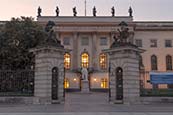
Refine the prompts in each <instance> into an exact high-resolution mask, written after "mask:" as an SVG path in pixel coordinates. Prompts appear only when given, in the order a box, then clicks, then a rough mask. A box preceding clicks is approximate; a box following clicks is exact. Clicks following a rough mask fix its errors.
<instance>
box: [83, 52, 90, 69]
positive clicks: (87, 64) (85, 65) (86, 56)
mask: <svg viewBox="0 0 173 115" xmlns="http://www.w3.org/2000/svg"><path fill="white" fill-rule="evenodd" d="M84 55H85V58H87V61H86V62H84V61H83V60H84ZM81 67H84V68H88V67H89V54H88V53H87V52H83V53H82V54H81Z"/></svg>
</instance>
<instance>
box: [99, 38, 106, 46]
mask: <svg viewBox="0 0 173 115" xmlns="http://www.w3.org/2000/svg"><path fill="white" fill-rule="evenodd" d="M100 45H107V38H106V37H101V38H100Z"/></svg>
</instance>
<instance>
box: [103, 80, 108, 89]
mask: <svg viewBox="0 0 173 115" xmlns="http://www.w3.org/2000/svg"><path fill="white" fill-rule="evenodd" d="M101 88H108V80H107V79H106V78H103V79H101Z"/></svg>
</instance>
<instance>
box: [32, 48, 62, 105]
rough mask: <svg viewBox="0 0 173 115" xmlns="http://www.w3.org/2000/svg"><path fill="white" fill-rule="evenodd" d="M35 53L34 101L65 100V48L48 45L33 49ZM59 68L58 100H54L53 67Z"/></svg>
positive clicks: (49, 102)
mask: <svg viewBox="0 0 173 115" xmlns="http://www.w3.org/2000/svg"><path fill="white" fill-rule="evenodd" d="M30 52H33V53H34V54H35V85H34V96H35V100H34V103H36V104H51V103H53V102H54V101H56V102H58V103H59V102H63V101H64V86H63V83H64V57H63V56H64V52H65V51H64V49H63V48H58V47H51V46H46V47H42V48H35V49H31V50H30ZM55 67H57V68H58V75H57V77H58V78H57V79H58V80H57V87H58V88H57V100H52V69H53V68H55Z"/></svg>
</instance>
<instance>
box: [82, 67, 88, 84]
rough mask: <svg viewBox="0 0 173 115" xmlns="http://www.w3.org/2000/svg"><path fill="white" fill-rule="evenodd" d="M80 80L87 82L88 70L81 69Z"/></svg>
mask: <svg viewBox="0 0 173 115" xmlns="http://www.w3.org/2000/svg"><path fill="white" fill-rule="evenodd" d="M81 73H82V79H83V80H86V81H88V70H87V69H86V68H82V70H81Z"/></svg>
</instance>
